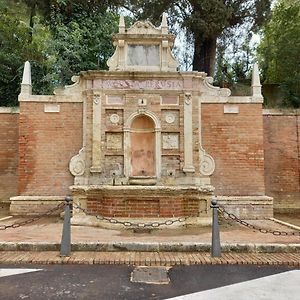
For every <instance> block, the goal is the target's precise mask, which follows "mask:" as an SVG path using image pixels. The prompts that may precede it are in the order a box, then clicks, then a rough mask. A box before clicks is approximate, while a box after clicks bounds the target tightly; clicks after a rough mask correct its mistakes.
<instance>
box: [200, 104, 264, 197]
mask: <svg viewBox="0 0 300 300" xmlns="http://www.w3.org/2000/svg"><path fill="white" fill-rule="evenodd" d="M223 108H224V105H223V104H203V105H202V141H203V147H204V149H205V150H206V151H207V152H208V153H209V154H210V155H212V157H213V158H214V160H215V163H216V169H215V172H214V174H213V175H212V177H211V182H212V185H213V186H215V188H216V190H215V194H216V195H223V196H229V195H231V196H234V195H240V196H243V195H249V196H252V195H264V194H265V188H264V148H263V146H264V145H263V118H262V110H261V105H260V104H240V105H239V113H238V114H224V109H223Z"/></svg>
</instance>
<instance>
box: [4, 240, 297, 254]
mask: <svg viewBox="0 0 300 300" xmlns="http://www.w3.org/2000/svg"><path fill="white" fill-rule="evenodd" d="M71 249H72V251H95V252H210V249H211V245H210V244H208V243H189V242H184V243H153V242H149V243H138V242H109V243H100V242H99V243H95V242H85V243H83V242H82V243H73V244H72V246H71ZM221 249H222V252H224V253H228V252H238V253H245V252H248V253H299V252H300V243H299V244H243V243H240V244H239V243H236V244H229V243H228V244H227V243H223V244H222V245H221ZM59 250H60V243H55V242H53V243H45V242H18V243H15V242H7V243H3V242H2V243H1V242H0V251H37V252H42V251H59Z"/></svg>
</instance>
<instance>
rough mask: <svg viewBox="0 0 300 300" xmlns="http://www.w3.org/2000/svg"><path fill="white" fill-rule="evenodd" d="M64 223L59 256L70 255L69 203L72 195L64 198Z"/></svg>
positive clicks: (70, 203)
mask: <svg viewBox="0 0 300 300" xmlns="http://www.w3.org/2000/svg"><path fill="white" fill-rule="evenodd" d="M65 201H66V205H65V215H64V225H63V232H62V237H61V244H60V256H70V253H71V205H72V197H71V196H67V197H66V198H65Z"/></svg>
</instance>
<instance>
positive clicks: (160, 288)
mask: <svg viewBox="0 0 300 300" xmlns="http://www.w3.org/2000/svg"><path fill="white" fill-rule="evenodd" d="M18 268H22V269H23V268H24V269H26V270H24V271H26V273H24V274H20V270H16V269H18ZM34 268H35V269H37V270H35V269H34ZM9 269H13V270H9ZM30 269H32V270H30ZM133 270H134V267H127V266H109V265H97V266H95V265H91V266H89V265H48V266H37V265H34V266H32V265H31V266H29V265H27V266H5V265H0V299H6V300H10V299H11V300H12V299H13V300H17V299H30V300H41V299H42V300H46V299H85V300H88V299H97V300H98V299H109V300H114V299H122V300H124V299H128V300H133V299H138V300H142V299H168V298H172V297H178V296H180V297H179V298H178V299H186V300H188V299H193V300H194V299H250V297H249V295H250V296H251V299H254V298H255V299H256V300H260V299H272V300H279V299H282V295H280V294H278V291H277V292H276V289H274V287H276V288H277V289H280V284H282V285H284V286H282V288H284V287H286V286H287V285H290V286H291V289H284V291H285V292H286V290H289V291H290V294H288V293H287V294H285V298H284V299H285V300H296V299H299V293H300V287H299V284H298V283H299V281H300V271H299V270H297V271H293V270H295V269H291V268H288V267H274V266H273V267H270V266H269V267H267V266H264V267H262V266H241V265H202V266H176V267H173V268H171V269H170V270H169V271H168V275H169V278H170V282H169V283H168V284H161V285H160V284H146V283H136V282H131V280H130V279H131V273H132V271H133ZM21 271H22V270H21ZM30 271H32V272H30ZM291 271H292V272H291ZM14 272H15V273H19V274H17V275H12V273H14ZM274 274H275V276H272V275H274ZM276 274H278V275H276ZM8 275H9V276H8ZM270 275H271V276H270ZM298 275H299V276H298ZM1 276H3V277H1ZM278 276H279V277H278ZM280 276H281V277H280ZM297 276H298V277H297ZM261 277H265V278H262V279H258V280H256V281H255V280H253V279H257V278H261ZM274 279H276V280H277V281H276V280H275V285H274V284H272V282H273V281H274ZM266 280H267V281H266ZM272 280H273V281H272ZM294 281H295V282H296V283H297V284H295V283H294ZM260 282H263V283H262V284H260ZM237 283H238V284H237ZM241 284H246V285H244V286H242V287H241V286H240V285H241ZM229 285H230V286H229ZM224 286H225V287H224ZM220 287H221V289H225V291H224V290H221V295H225V296H226V295H227V296H228V297H227V298H226V297H219V296H218V295H220ZM232 288H233V290H232ZM260 289H262V290H260ZM295 289H296V290H295ZM201 291H202V292H201ZM228 291H229V292H228ZM230 291H231V293H235V294H234V295H235V297H233V298H232V294H231V296H230ZM243 291H244V293H245V294H244V295H243V294H242V292H243ZM254 291H255V292H256V294H257V295H258V296H257V295H255V297H254V298H253V295H254V294H253V293H254ZM196 292H200V294H192V295H189V294H191V293H196ZM274 292H275V294H274ZM203 293H204V294H203ZM205 293H206V294H205ZM207 293H208V294H207ZM218 293H219V294H218ZM226 293H227V294H226ZM182 295H188V296H182ZM201 295H202V296H201ZM259 295H261V296H262V298H259ZM201 297H202V298H201ZM230 297H231V298H230ZM280 297H281V298H280Z"/></svg>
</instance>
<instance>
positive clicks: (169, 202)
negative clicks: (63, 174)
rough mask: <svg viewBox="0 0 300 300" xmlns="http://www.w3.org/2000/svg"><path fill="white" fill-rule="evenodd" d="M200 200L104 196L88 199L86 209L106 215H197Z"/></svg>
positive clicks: (166, 216)
mask: <svg viewBox="0 0 300 300" xmlns="http://www.w3.org/2000/svg"><path fill="white" fill-rule="evenodd" d="M199 205H200V201H199V200H196V199H184V198H182V197H180V196H178V197H174V196H173V197H172V199H170V197H151V198H144V197H143V198H142V199H136V198H135V199H130V198H126V197H113V198H111V197H104V198H102V199H93V198H91V199H88V201H87V209H88V211H89V213H90V214H94V215H97V214H100V215H103V216H107V217H126V218H127V217H131V218H145V217H146V218H147V217H162V218H172V217H180V216H199V211H200V209H199Z"/></svg>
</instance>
